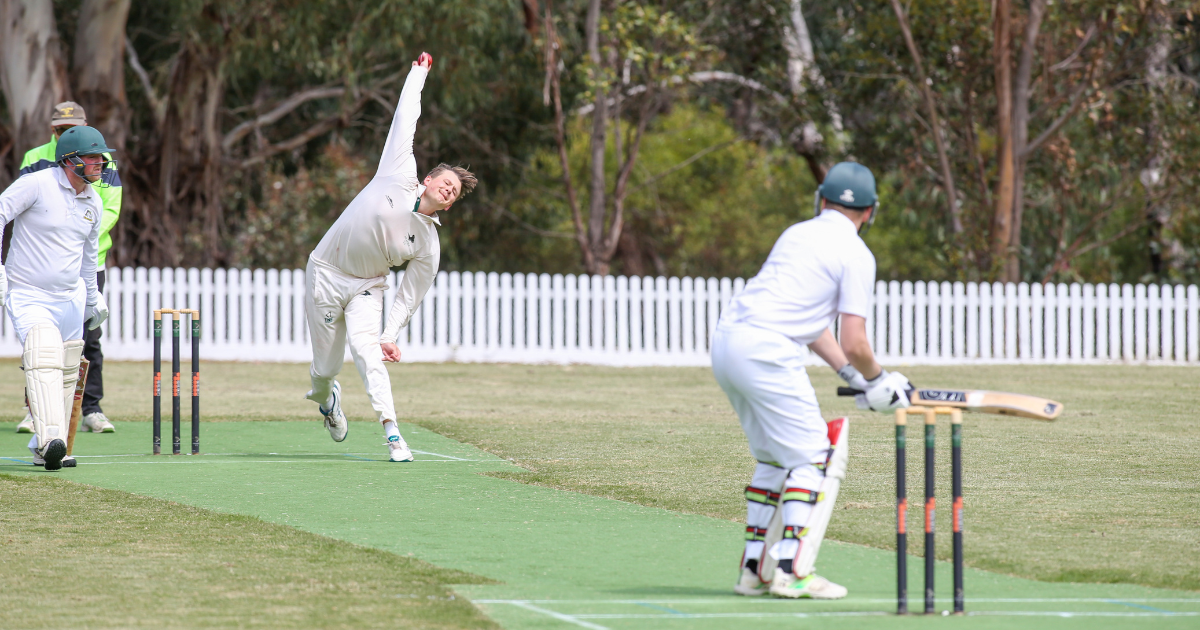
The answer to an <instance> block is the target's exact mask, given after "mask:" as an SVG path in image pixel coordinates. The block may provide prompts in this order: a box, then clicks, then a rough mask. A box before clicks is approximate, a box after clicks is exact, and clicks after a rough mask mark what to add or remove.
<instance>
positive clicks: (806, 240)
mask: <svg viewBox="0 0 1200 630" xmlns="http://www.w3.org/2000/svg"><path fill="white" fill-rule="evenodd" d="M874 285H875V256H874V255H873V254H871V250H870V249H868V248H867V244H866V243H864V242H863V240H862V239H861V238H859V236H858V232H857V231H856V230H855V229H854V223H853V222H852V221H851V220H850V219H848V218H846V216H845V215H844V214H842V213H840V212H838V211H836V210H826V211H824V212H822V213H821V216H820V217H817V218H815V219H812V220H809V221H804V222H803V223H797V224H795V225H793V226H792V227H790V228H788V229H787V230H784V232H783V234H782V235H781V236H780V237H779V240H777V241H775V246H774V247H772V248H771V254H770V255H769V256H767V262H765V263H763V267H762V270H760V271H759V272H758V275H756V276H754V277H753V278H751V279H750V281H749V282H747V283H746V287H745V289H743V290H742V292H741V293H739V294H738V295H737V296H736V297H734V298H733V300H732V302H731V303H730V304H729V308H728V309H727V310H726V311H725V312H724V313H722V314H721V324H723V325H724V324H750V325H752V326H756V327H759V328H765V329H767V330H772V331H775V332H778V333H780V334H783V335H786V336H788V337H791V338H792V339H793V340H794V341H795V342H796V343H799V344H803V345H808V344H810V343H812V342H814V341H816V340H817V338H818V337H820V336H821V333H823V332H825V329H827V328H829V326H830V325H832V324H833V320H834V319H835V318H837V316H838V314H839V313H846V314H849V315H858V316H860V317H866V316H867V312H868V309H870V307H871V294H872V293H873V289H874Z"/></svg>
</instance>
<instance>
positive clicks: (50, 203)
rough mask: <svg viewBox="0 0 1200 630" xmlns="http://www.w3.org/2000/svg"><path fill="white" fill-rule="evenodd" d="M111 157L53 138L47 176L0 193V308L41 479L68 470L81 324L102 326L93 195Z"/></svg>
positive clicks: (86, 142)
mask: <svg viewBox="0 0 1200 630" xmlns="http://www.w3.org/2000/svg"><path fill="white" fill-rule="evenodd" d="M111 153H112V149H109V148H108V147H107V146H106V145H105V143H104V136H103V135H102V134H101V133H100V132H99V131H98V130H96V129H94V128H92V127H87V126H75V127H71V128H70V129H67V130H66V131H64V132H63V133H62V135H61V136H60V137H59V138H58V145H57V146H56V147H55V155H54V161H55V163H56V165H57V167H56V168H47V169H43V170H40V171H37V172H35V173H30V174H28V175H25V176H24V177H20V178H18V179H17V181H15V182H13V183H12V185H10V186H9V187H8V189H6V190H5V191H4V193H3V194H0V237H2V236H3V234H2V231H3V229H4V228H3V225H4V224H6V223H8V222H9V221H13V234H12V246H11V250H10V251H9V254H8V264H7V265H6V266H0V306H4V308H5V309H6V310H7V311H8V316H9V318H10V319H11V320H12V324H13V328H14V329H16V331H17V337H18V338H19V339H20V340H21V345H22V347H23V352H22V355H21V368H22V369H23V370H24V371H25V388H26V394H27V396H28V398H29V412H30V415H32V416H33V432H34V435H33V438H31V439H30V440H29V450H30V451H31V452H32V453H33V461H34V463H35V464H37V465H41V466H44V467H45V468H46V470H59V469H61V468H62V467H63V466H64V464H66V465H70V464H68V463H67V462H64V459H65V458H66V455H67V431H68V422H69V417H68V416H69V414H70V411H71V403H72V401H73V400H74V397H75V383H76V381H78V380H79V359H80V357H81V356H82V354H83V344H84V342H83V327H84V322H85V320H86V322H87V327H88V329H89V330H94V329H96V328H98V327H99V326H100V324H101V323H103V322H104V320H105V319H107V318H108V305H107V304H105V302H104V295H103V294H102V293H100V290H99V288H98V286H97V284H96V261H97V251H98V249H99V240H100V230H101V222H102V220H103V214H104V204H103V201H102V200H101V198H100V195H99V193H98V192H97V190H96V187H99V186H105V185H107V183H106V172H107V171H108V170H109V169H110V167H111V164H112V159H111V157H110V154H111ZM69 461H70V460H68V462H69Z"/></svg>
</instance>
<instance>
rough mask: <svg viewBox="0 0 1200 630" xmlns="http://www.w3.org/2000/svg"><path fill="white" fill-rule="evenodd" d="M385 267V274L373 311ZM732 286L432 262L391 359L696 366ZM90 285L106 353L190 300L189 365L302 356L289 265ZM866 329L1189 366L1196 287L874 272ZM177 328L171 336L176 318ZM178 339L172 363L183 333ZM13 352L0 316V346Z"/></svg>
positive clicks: (988, 349) (917, 354)
mask: <svg viewBox="0 0 1200 630" xmlns="http://www.w3.org/2000/svg"><path fill="white" fill-rule="evenodd" d="M399 278H400V275H399V274H396V275H394V276H393V277H392V278H391V279H390V282H389V285H390V287H391V288H390V289H389V291H388V295H387V296H386V299H385V309H386V307H388V306H390V305H391V300H392V297H393V296H394V290H395V287H396V286H397V284H398V281H399ZM743 286H744V281H743V280H742V279H740V278H738V279H732V280H731V279H729V278H722V279H717V278H663V277H658V278H651V277H645V278H639V277H632V278H627V277H624V276H603V277H602V276H572V275H559V274H555V275H548V274H507V273H504V274H497V273H484V272H476V273H470V272H464V273H459V272H442V273H439V274H438V277H437V281H436V283H435V284H434V287H433V288H432V289H431V290H430V292H429V294H428V295H427V296H426V298H425V301H424V303H423V304H422V305H421V307H420V308H419V309H418V310H417V313H416V314H415V315H414V316H413V319H412V322H411V324H410V325H409V327H408V328H407V329H405V330H404V331H403V334H402V336H401V339H400V340H399V342H398V343H399V345H400V347H401V350H402V351H403V356H404V359H405V360H406V361H439V362H440V361H460V362H505V363H589V364H599V365H622V366H634V365H678V366H705V365H708V363H709V355H708V345H709V339H710V338H711V334H712V330H713V328H714V327H715V326H716V323H717V320H718V318H719V316H720V312H721V310H722V309H723V308H724V306H725V305H726V304H728V302H729V300H730V299H731V298H732V296H733V295H734V294H735V293H736V292H737V291H740V290H741V288H742V287H743ZM105 294H106V297H107V300H108V304H109V307H110V310H111V315H110V317H109V320H108V322H107V323H106V324H105V327H104V333H105V335H104V340H103V346H104V353H105V356H106V357H107V358H109V359H113V360H139V361H145V360H149V359H150V358H151V357H152V351H153V350H152V328H151V324H152V315H151V311H153V310H154V309H156V308H185V307H186V308H199V310H200V311H201V323H202V338H201V342H200V345H201V357H202V359H204V360H228V361H295V362H307V361H308V360H310V358H311V355H310V351H309V346H308V336H307V330H306V326H305V321H304V306H303V297H304V272H303V271H302V270H299V269H296V270H292V269H283V270H276V269H267V270H264V269H254V270H250V269H230V270H226V269H147V268H141V267H139V268H136V269H134V268H123V269H119V268H113V269H109V270H108V277H107V286H106V287H105ZM386 317H387V313H386V310H385V312H384V319H385V320H386ZM381 325H382V322H381ZM164 329H165V330H166V331H169V325H166V326H164ZM868 333H869V334H870V335H871V336H872V341H873V346H874V348H875V351H876V353H877V354H878V355H879V357H880V360H881V361H882V362H883V363H885V364H888V365H903V364H965V363H1176V364H1186V363H1191V364H1197V363H1200V292H1198V291H1197V287H1196V286H1194V285H1192V286H1181V285H1174V286H1172V285H1162V286H1160V285H1140V284H1139V285H1136V286H1134V285H1128V284H1126V285H1120V286H1118V285H1115V284H1114V285H1104V284H1097V285H1090V284H1071V285H1066V284H1057V285H1055V284H1048V285H1040V284H1032V285H1029V284H1025V283H1021V284H1000V283H994V284H991V283H979V284H976V283H965V284H964V283H960V282H956V283H949V282H943V283H937V282H928V283H926V282H915V283H912V282H903V283H900V282H890V283H885V282H879V283H878V284H877V286H876V293H875V304H874V311H873V316H872V317H871V319H870V321H869V322H868ZM165 334H166V335H167V337H166V338H164V356H169V354H168V353H169V350H168V349H167V347H168V344H169V343H170V339H169V335H170V333H169V332H166V333H165ZM182 335H183V337H184V341H185V342H186V341H187V338H188V336H189V331H188V328H187V326H184V327H183V332H182ZM182 349H183V352H184V356H185V358H186V357H187V356H188V355H189V353H190V344H189V343H183V344H182ZM20 353H21V349H20V345H19V343H18V341H17V339H16V335H15V334H14V333H13V330H12V326H11V324H10V322H9V321H8V318H7V317H4V318H3V319H2V320H0V356H6V357H15V356H20ZM810 362H811V363H814V364H819V363H821V361H820V359H819V358H817V357H815V356H813V357H811V358H810Z"/></svg>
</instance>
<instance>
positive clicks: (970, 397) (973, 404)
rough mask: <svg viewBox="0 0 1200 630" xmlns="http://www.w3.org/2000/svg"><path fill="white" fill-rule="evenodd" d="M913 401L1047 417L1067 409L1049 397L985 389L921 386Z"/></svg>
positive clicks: (1027, 416) (1026, 416)
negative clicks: (925, 387) (929, 387)
mask: <svg viewBox="0 0 1200 630" xmlns="http://www.w3.org/2000/svg"><path fill="white" fill-rule="evenodd" d="M912 404H914V405H924V406H934V405H938V406H945V407H961V408H963V409H969V410H971V411H978V412H981V413H993V414H997V415H1001V416H1019V417H1021V418H1032V419H1034V420H1046V421H1053V420H1055V419H1057V418H1058V416H1059V415H1060V414H1062V409H1063V405H1062V403H1060V402H1057V401H1053V400H1050V399H1049V398H1041V397H1039V396H1029V395H1026V394H1010V393H1008V392H993V391H988V390H984V389H973V390H963V389H918V390H916V391H915V392H913V395H912Z"/></svg>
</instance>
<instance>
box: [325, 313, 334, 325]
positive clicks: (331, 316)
mask: <svg viewBox="0 0 1200 630" xmlns="http://www.w3.org/2000/svg"><path fill="white" fill-rule="evenodd" d="M335 319H337V313H334V312H333V311H329V312H328V313H325V323H326V324H332V323H333V320H335Z"/></svg>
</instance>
